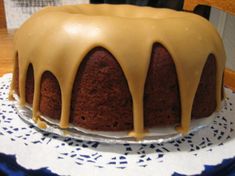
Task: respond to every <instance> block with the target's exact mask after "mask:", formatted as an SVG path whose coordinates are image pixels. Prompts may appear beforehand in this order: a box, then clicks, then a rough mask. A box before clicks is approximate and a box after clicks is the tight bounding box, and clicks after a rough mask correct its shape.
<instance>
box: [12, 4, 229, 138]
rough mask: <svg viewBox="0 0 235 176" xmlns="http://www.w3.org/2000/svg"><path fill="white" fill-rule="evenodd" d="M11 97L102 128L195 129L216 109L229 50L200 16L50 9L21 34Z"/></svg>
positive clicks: (61, 119) (126, 8)
mask: <svg viewBox="0 0 235 176" xmlns="http://www.w3.org/2000/svg"><path fill="white" fill-rule="evenodd" d="M14 41H15V69H14V74H13V81H12V84H11V91H10V95H12V94H13V93H14V92H15V93H16V94H18V96H19V98H20V104H21V105H22V106H25V105H26V104H29V105H31V106H32V111H33V119H34V120H35V122H37V121H38V120H40V115H41V114H42V115H45V116H47V117H49V118H52V119H57V120H58V125H59V126H60V127H61V128H67V127H69V125H70V124H73V125H75V126H78V127H83V128H86V129H91V130H97V131H122V130H128V131H130V133H129V134H130V136H133V137H135V138H137V139H142V138H143V137H144V135H145V133H146V131H147V129H148V128H150V127H158V126H169V125H175V126H177V125H178V127H177V130H178V131H179V132H181V133H186V132H187V131H188V130H189V126H190V121H191V118H203V117H208V116H210V115H211V114H212V113H213V112H214V111H216V109H217V110H219V109H220V106H221V99H222V96H223V95H222V94H223V83H222V78H223V70H224V65H225V52H224V47H223V43H222V41H221V38H220V36H219V35H218V33H217V31H216V30H215V29H214V27H213V26H212V25H211V24H210V23H209V22H208V21H207V20H205V19H203V18H202V17H200V16H198V15H195V14H191V13H187V12H177V11H174V10H168V9H154V8H149V7H136V6H131V5H106V4H104V5H91V4H86V5H73V6H62V7H47V8H44V9H43V10H41V11H39V12H37V13H35V14H34V15H33V16H32V17H31V18H30V19H29V20H27V21H26V22H25V23H24V24H23V25H22V26H21V27H20V28H19V29H18V30H17V32H16V35H15V40H14Z"/></svg>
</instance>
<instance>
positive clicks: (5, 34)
mask: <svg viewBox="0 0 235 176" xmlns="http://www.w3.org/2000/svg"><path fill="white" fill-rule="evenodd" d="M13 34H14V31H7V30H6V29H0V76H2V75H3V74H5V73H10V72H12V69H13Z"/></svg>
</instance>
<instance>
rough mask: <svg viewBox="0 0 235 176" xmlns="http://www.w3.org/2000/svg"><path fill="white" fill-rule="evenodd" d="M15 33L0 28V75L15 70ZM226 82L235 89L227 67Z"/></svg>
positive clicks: (233, 78)
mask: <svg viewBox="0 0 235 176" xmlns="http://www.w3.org/2000/svg"><path fill="white" fill-rule="evenodd" d="M13 35H14V30H12V31H7V30H6V29H0V76H2V75H3V74H5V73H10V72H12V70H13ZM224 82H225V85H226V86H227V87H229V88H231V89H233V91H235V71H233V70H229V69H226V70H225V72H224Z"/></svg>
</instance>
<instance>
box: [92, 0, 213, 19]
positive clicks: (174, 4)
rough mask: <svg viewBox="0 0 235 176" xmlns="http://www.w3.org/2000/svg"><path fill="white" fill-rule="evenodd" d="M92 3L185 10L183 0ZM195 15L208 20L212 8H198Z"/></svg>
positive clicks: (107, 0) (97, 1)
mask: <svg viewBox="0 0 235 176" xmlns="http://www.w3.org/2000/svg"><path fill="white" fill-rule="evenodd" d="M90 3H94V4H99V3H107V4H132V5H139V6H150V7H158V8H170V9H175V10H180V11H181V10H182V9H183V4H184V1H183V0H90ZM194 13H197V14H199V15H201V16H203V17H205V18H207V19H209V16H210V7H208V6H201V5H199V6H197V7H196V9H195V10H194Z"/></svg>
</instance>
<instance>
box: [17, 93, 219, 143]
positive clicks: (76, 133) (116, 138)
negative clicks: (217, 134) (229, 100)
mask: <svg viewBox="0 0 235 176" xmlns="http://www.w3.org/2000/svg"><path fill="white" fill-rule="evenodd" d="M14 98H15V99H16V101H15V102H14V105H15V108H16V111H17V113H18V115H19V117H20V118H21V119H23V120H24V121H25V122H26V123H28V124H30V125H33V126H35V127H36V128H39V127H38V125H37V124H36V123H35V122H34V120H33V119H32V108H31V106H29V105H26V106H25V107H22V106H20V105H19V103H18V102H19V97H18V96H17V95H16V94H14ZM222 104H223V103H222ZM216 114H217V113H216V112H214V113H213V114H212V115H211V116H209V117H206V118H201V119H193V120H192V121H191V125H190V130H189V132H188V134H189V133H193V132H196V131H199V130H200V129H202V128H204V127H206V126H208V125H209V124H212V122H213V120H214V119H215V117H216ZM40 117H41V118H42V119H43V121H44V122H45V123H46V126H47V127H46V128H41V130H43V131H45V132H49V133H54V134H58V135H60V136H63V137H71V138H74V139H78V140H86V141H97V142H102V143H109V144H126V143H127V144H152V143H163V142H169V141H172V140H176V139H178V138H180V137H182V136H183V135H182V134H181V133H178V132H177V131H176V130H175V126H169V127H156V128H149V129H148V133H147V134H146V136H145V138H144V139H143V140H140V141H137V140H135V138H133V137H130V136H128V133H129V132H128V131H122V132H112V131H93V130H88V129H84V128H81V127H77V126H74V125H72V124H70V126H69V128H66V129H61V128H60V127H59V126H58V124H59V121H58V120H54V119H51V118H49V117H47V116H43V115H40Z"/></svg>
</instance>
